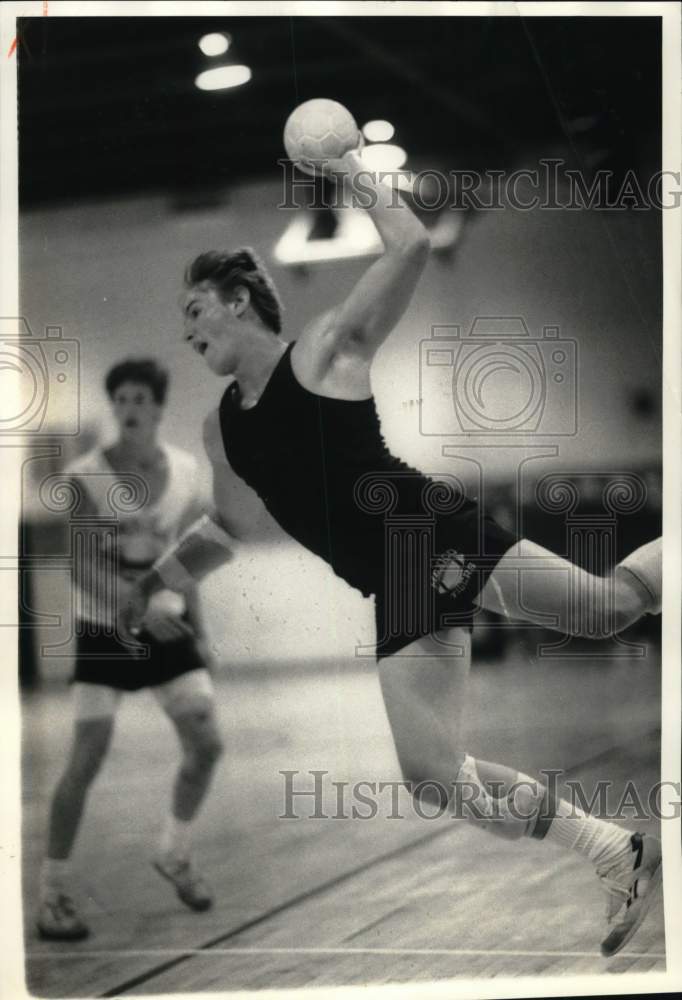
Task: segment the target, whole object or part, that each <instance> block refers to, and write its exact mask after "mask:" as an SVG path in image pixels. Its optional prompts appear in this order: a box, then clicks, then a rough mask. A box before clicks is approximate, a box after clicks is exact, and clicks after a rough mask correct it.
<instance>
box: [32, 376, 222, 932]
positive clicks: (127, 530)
mask: <svg viewBox="0 0 682 1000" xmlns="http://www.w3.org/2000/svg"><path fill="white" fill-rule="evenodd" d="M167 386H168V374H167V372H166V371H165V370H164V369H163V368H161V367H160V366H159V365H158V364H157V363H156V362H155V361H153V360H147V359H128V360H125V361H122V362H121V363H120V364H117V365H116V366H115V367H114V368H112V369H111V371H110V372H109V373H108V375H107V377H106V390H107V393H108V395H109V398H110V400H111V403H112V408H113V413H114V417H115V420H116V422H117V424H118V428H119V433H118V438H117V440H116V441H115V442H114V444H112V445H111V446H109V447H104V448H101V447H98V448H95V449H94V450H93V451H91V452H89V453H88V454H86V455H84V456H82V457H81V458H79V459H78V460H77V461H76V462H74V463H73V464H72V465H71V466H70V467H68V468H67V470H66V472H67V473H68V474H69V475H70V477H71V479H72V483H73V487H74V489H75V490H76V491H77V496H78V498H79V507H78V514H79V516H87V515H91V516H92V517H93V518H96V517H97V516H98V515H100V516H101V515H102V514H103V513H105V514H106V513H108V512H109V510H110V508H109V506H108V505H107V503H106V497H107V493H109V491H110V490H111V487H112V484H113V483H114V482H116V481H120V482H122V483H125V482H126V477H130V478H129V479H128V482H130V483H134V482H135V480H134V479H133V478H132V477H139V479H141V480H143V482H144V484H145V485H146V488H147V491H148V494H147V497H146V500H145V503H144V505H143V506H142V507H141V508H140V509H139V510H136V511H135V512H134V513H130V514H126V513H125V512H119V513H118V517H119V522H120V523H119V549H118V552H117V553H116V554H115V557H114V558H115V560H116V562H115V565H112V564H111V563H110V562H109V563H107V564H105V565H104V567H103V572H104V573H109V574H110V576H109V579H111V574H112V573H115V574H116V577H117V579H116V588H117V590H118V594H119V598H120V597H121V596H122V595H125V593H126V592H127V590H129V588H130V586H131V584H132V581H133V580H134V579H135V578H136V577H138V576H139V575H140V574H141V573H142V572H144V570H145V569H148V568H149V566H151V565H152V563H153V562H154V560H155V559H157V558H158V556H159V554H160V553H161V552H162V551H163V549H164V548H165V547H166V546H167V545H168V544H169V543H170V542H171V541H172V540H173V539H174V538H177V537H178V534H179V533H180V531H181V530H182V527H183V525H184V526H186V525H187V524H188V523H190V522H192V521H193V520H195V519H196V517H197V516H199V514H200V512H201V507H202V504H201V499H200V496H199V494H198V492H197V487H196V472H197V468H196V463H195V461H194V459H193V457H192V456H190V455H188V454H187V453H185V452H183V451H181V450H180V449H178V448H175V447H172V446H170V445H168V444H166V443H164V442H162V441H160V440H159V423H160V420H161V418H162V415H163V408H164V404H165V401H166V392H167ZM99 548H100V551H99V552H98V553H97V556H96V557H94V558H93V559H92V562H91V563H89V564H88V565H87V566H85V567H79V566H78V565H76V566H75V571H74V579H73V588H74V608H76V609H78V610H77V612H76V614H77V618H78V620H77V622H76V632H77V636H78V639H77V647H76V664H75V672H74V678H73V680H74V685H73V695H74V705H75V724H74V734H73V746H72V750H71V754H70V757H69V759H68V761H67V764H66V768H65V770H64V773H63V774H62V777H61V779H60V781H59V783H58V785H57V787H56V790H55V792H54V796H53V799H52V804H51V809H50V818H49V831H48V844H47V854H46V857H45V859H44V861H43V865H42V870H41V889H40V892H41V901H40V911H39V914H38V919H37V926H38V930H39V933H40V934H41V935H42V936H43V937H46V938H51V939H70V940H73V939H77V938H82V937H85V936H86V935H87V934H88V927H87V925H86V924H85V922H84V921H83V919H82V918H81V917H80V916H79V914H78V911H77V908H76V904H75V902H74V899H73V888H72V872H71V855H72V852H73V847H74V842H75V839H76V835H77V833H78V828H79V824H80V821H81V817H82V814H83V809H84V806H85V801H86V797H87V794H88V791H89V788H90V785H91V783H92V781H93V779H94V778H95V776H96V775H97V773H98V771H99V769H100V767H101V765H102V762H103V761H104V758H105V756H106V754H107V750H108V748H109V746H110V742H111V737H112V732H113V728H114V717H115V713H116V709H117V706H118V703H119V700H120V698H121V695H122V693H123V692H124V691H132V690H137V689H139V688H143V687H149V688H150V689H151V690H152V691H153V693H154V695H155V697H156V700H157V701H158V703H159V704H160V706H161V707H162V709H163V710H164V711H165V712H166V713H167V715H168V717H169V718H170V720H171V721H172V723H173V725H174V727H175V729H176V732H177V734H178V737H179V740H180V744H181V746H182V763H181V766H180V769H179V771H178V773H177V776H176V778H175V784H174V788H173V801H172V807H171V810H170V813H169V815H168V816H167V818H166V820H165V824H164V826H163V829H162V832H161V839H160V843H159V849H158V854H157V856H156V858H155V860H154V865H155V867H156V869H157V870H158V871H159V873H160V874H161V875H163V876H164V877H165V878H167V879H169V880H170V881H171V882H172V883H173V885H174V886H175V888H176V890H177V893H178V895H179V897H180V899H181V900H182V901H183V902H184V903H186V904H187V906H189V907H191V908H192V909H195V910H203V909H206V908H208V907H209V906H210V905H211V903H212V897H211V892H210V891H209V888H208V886H207V885H206V883H205V881H204V879H203V878H202V877H201V876H200V875H199V873H198V872H197V871H196V869H195V867H194V865H193V864H192V862H191V860H190V836H191V831H192V828H193V822H194V819H195V817H196V814H197V811H198V809H199V807H200V805H201V803H202V801H203V799H204V796H205V794H206V791H207V789H208V786H209V782H210V779H211V775H212V773H213V769H214V766H215V763H216V761H217V760H218V758H219V756H220V753H221V749H222V745H221V739H220V735H219V732H218V726H217V722H216V713H215V706H214V694H213V686H212V682H211V677H210V674H209V671H208V669H207V665H208V652H207V643H206V636H205V631H204V626H203V621H202V616H201V613H200V609H199V604H198V600H197V592H196V587H194V586H193V585H188V586H187V587H185V588H184V589H183V592H182V594H178V593H172V592H170V591H167V590H161V591H159V593H158V595H157V596H156V597H155V599H154V600H153V601H152V602H151V603H150V606H149V608H148V609H147V611H146V614H145V616H144V623H143V636H142V637H143V641H144V642H145V643H147V644H148V645H149V657H148V659H139V658H136V657H135V656H134V655H133V654H134V652H135V651H136V650H135V647H133V649H132V650H131V647H130V646H125V645H123V644H122V643H121V642H120V641H119V640H118V639H117V638H116V637H115V633H114V629H113V626H114V623H115V608H113V607H112V606H111V605H110V603H109V602H107V600H106V594H107V593H111V588H110V587H107V586H106V583H105V581H104V580H103V578H102V575H101V574H100V573H98V572H97V570H96V568H95V567H96V565H101V560H102V559H104V560H106V551H105V549H104V543H103V542H102V541H100V546H99Z"/></svg>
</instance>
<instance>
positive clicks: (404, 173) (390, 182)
mask: <svg viewBox="0 0 682 1000" xmlns="http://www.w3.org/2000/svg"><path fill="white" fill-rule="evenodd" d="M381 180H382V183H384V184H385V185H386V187H397V188H400V190H401V191H408V192H409V191H412V189H413V188H414V174H412V173H410V171H409V170H401V171H400V172H398V171H396V170H391V171H390V173H389V174H387V175H386V177H382V178H381Z"/></svg>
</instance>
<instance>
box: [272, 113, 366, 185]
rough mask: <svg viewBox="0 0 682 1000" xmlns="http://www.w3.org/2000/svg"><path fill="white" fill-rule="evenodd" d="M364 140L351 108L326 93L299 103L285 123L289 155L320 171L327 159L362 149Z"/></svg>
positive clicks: (301, 164) (304, 167)
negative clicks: (325, 95) (323, 95)
mask: <svg viewBox="0 0 682 1000" xmlns="http://www.w3.org/2000/svg"><path fill="white" fill-rule="evenodd" d="M361 141H362V137H361V134H360V130H359V129H358V126H357V123H356V121H355V119H354V118H353V116H352V114H351V113H350V111H348V110H347V109H346V108H344V106H343V104H339V103H338V101H330V100H328V99H327V98H326V97H317V98H315V99H314V100H312V101H305V103H304V104H299V106H298V107H297V108H296V109H295V110H294V111H292V112H291V114H290V115H289V117H288V118H287V123H286V125H285V126H284V148H285V149H286V151H287V156H289V158H290V159H292V160H293V161H294V162H295V163H296V164H297V165H298V166H299V167H300V168H301V169H302V170H305V171H306V172H307V173H320V172H321V169H322V166H323V164H324V163H325V162H326V161H329V160H338V159H340V158H341V157H342V156H343V155H344V153H348V152H349V151H350V150H352V149H358V148H359V147H360V145H361Z"/></svg>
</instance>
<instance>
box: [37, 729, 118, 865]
mask: <svg viewBox="0 0 682 1000" xmlns="http://www.w3.org/2000/svg"><path fill="white" fill-rule="evenodd" d="M113 730H114V717H113V716H103V717H101V718H95V719H77V720H76V723H75V726H74V737H73V745H72V748H71V754H70V756H69V760H68V763H67V765H66V768H65V770H64V773H63V774H62V776H61V778H60V779H59V782H58V784H57V787H56V789H55V792H54V795H53V797H52V804H51V807H50V820H49V831H48V845H47V856H48V858H53V859H55V860H58V861H61V860H66V858H68V857H69V856H70V855H71V851H72V850H73V845H74V842H75V840H76V835H77V833H78V827H79V825H80V821H81V817H82V815H83V811H84V808H85V800H86V798H87V794H88V791H89V790H90V786H91V785H92V782H93V781H94V779H95V777H96V776H97V774H98V772H99V770H100V768H101V766H102V763H103V761H104V758H105V757H106V754H107V751H108V749H109V745H110V743H111V736H112V733H113Z"/></svg>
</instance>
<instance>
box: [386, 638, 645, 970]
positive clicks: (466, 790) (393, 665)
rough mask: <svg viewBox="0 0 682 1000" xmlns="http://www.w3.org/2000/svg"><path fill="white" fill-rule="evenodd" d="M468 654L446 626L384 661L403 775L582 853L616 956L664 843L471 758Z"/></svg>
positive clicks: (462, 809) (505, 833) (460, 805)
mask: <svg viewBox="0 0 682 1000" xmlns="http://www.w3.org/2000/svg"><path fill="white" fill-rule="evenodd" d="M444 641H447V642H448V643H453V644H455V643H456V644H457V645H458V646H459V647H460V652H461V654H462V655H460V656H449V655H444V653H445V650H446V648H447V647H446V646H445V645H444V644H443V643H444ZM470 660H471V656H470V642H469V635H468V633H466V632H465V631H464V630H462V629H457V630H455V629H451V630H448V632H442V633H436V635H434V636H427V637H426V638H423V639H419V640H417V641H416V642H414V643H412V644H411V645H409V646H407V647H405V648H404V649H403V650H401V654H400V655H393V656H389V657H386V658H384V659H382V660H381V661H380V665H379V677H380V681H381V688H382V693H383V697H384V703H385V706H386V712H387V715H388V719H389V722H390V725H391V730H392V733H393V738H394V741H395V746H396V751H397V754H398V759H399V762H400V766H401V769H402V772H403V778H404V779H405V780H406V781H407V782H408V783H410V784H411V786H412V789H413V790H414V791H415V792H416V793H417V794H421V793H422V792H423V793H424V794H423V797H424V798H426V797H428V798H429V799H431V800H433V798H434V796H436V797H437V798H438V800H439V804H440V805H441V806H442V807H443V808H445V807H446V805H448V804H449V805H450V807H451V808H453V809H456V810H457V815H461V816H462V817H463V818H465V819H467V820H470V821H471V822H473V823H474V824H475V825H476V826H477V827H479V828H481V829H484V830H487V831H489V832H490V833H494V834H496V835H497V836H500V837H503V838H505V839H508V840H517V839H519V838H520V837H524V836H525V837H533V838H535V839H537V840H542V839H544V838H547V840H549V841H550V842H553V843H556V844H560V845H561V846H563V847H567V848H571V849H573V850H575V851H577V852H578V853H579V854H581V855H583V856H584V857H586V858H588V859H589V860H590V861H591V862H592V863H593V864H594V865H595V868H596V872H597V875H598V876H599V878H600V880H601V882H602V886H603V888H604V889H605V891H606V894H607V917H608V921H609V932H608V934H607V936H606V937H605V939H604V941H603V942H602V951H603V953H604V954H605V955H611V954H615V952H616V951H618V950H619V949H620V948H621V947H623V945H624V944H625V943H626V942H627V941H628V940H629V939H630V937H631V936H632V934H633V933H634V932H635V930H636V929H637V927H638V926H639V923H640V922H641V920H642V919H643V918H644V915H645V914H646V911H647V908H648V906H649V904H650V901H651V896H652V894H653V889H654V888H655V886H656V884H657V883H658V881H659V880H660V858H661V853H660V843H659V842H658V841H657V840H656V838H653V837H649V836H647V837H642V836H641V835H639V834H634V835H632V834H631V833H630V831H627V830H624V829H622V828H621V827H619V826H616V825H615V824H613V823H608V822H605V821H603V820H601V819H597V818H595V817H592V816H588V815H586V814H585V813H584V812H582V810H580V809H579V808H577V807H576V806H574V805H573V803H569V802H567V801H565V800H563V799H557V798H555V797H554V796H553V795H552V794H551V793H550V792H549V790H548V789H547V787H546V786H545V785H544V784H543V782H541V781H538V780H537V779H535V778H531V777H530V776H529V775H526V774H523V773H521V772H518V771H517V770H516V769H515V768H510V767H507V766H505V765H503V764H497V763H494V762H492V761H485V760H480V759H475V758H473V757H472V756H471V755H469V754H467V753H466V750H465V745H466V743H465V740H466V736H465V734H464V733H463V731H462V718H463V711H464V707H465V698H466V686H467V678H468V674H469V666H470ZM420 785H421V786H422V787H421V789H420ZM427 792H428V794H427Z"/></svg>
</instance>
